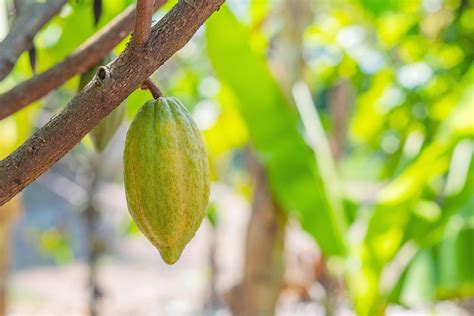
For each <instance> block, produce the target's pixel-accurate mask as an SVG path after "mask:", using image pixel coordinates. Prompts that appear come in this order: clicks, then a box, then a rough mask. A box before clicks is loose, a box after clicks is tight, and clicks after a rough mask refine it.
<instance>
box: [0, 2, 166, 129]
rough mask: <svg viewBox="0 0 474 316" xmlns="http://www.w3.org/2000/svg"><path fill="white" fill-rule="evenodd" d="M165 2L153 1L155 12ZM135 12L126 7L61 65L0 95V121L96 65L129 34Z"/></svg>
mask: <svg viewBox="0 0 474 316" xmlns="http://www.w3.org/2000/svg"><path fill="white" fill-rule="evenodd" d="M164 3H166V0H156V1H155V6H154V7H155V10H157V9H158V8H160V7H161V6H163V4H164ZM135 12H136V11H135V7H134V6H133V5H132V6H130V7H128V8H127V9H126V10H125V11H124V12H122V13H121V14H120V15H118V16H117V17H115V18H114V19H113V20H112V21H111V22H109V23H108V24H107V25H106V26H105V27H104V28H102V29H101V30H100V31H99V32H97V33H96V34H95V35H94V36H92V37H91V38H90V39H89V40H87V41H86V42H85V43H84V44H83V45H81V47H79V48H78V49H77V50H76V51H75V52H73V53H72V54H71V55H70V56H69V57H67V58H66V59H64V60H63V61H62V62H60V63H59V64H57V65H55V66H54V67H52V68H50V69H48V70H46V71H45V72H43V73H41V74H38V75H36V76H34V77H33V78H31V79H29V80H27V81H25V82H23V83H21V84H19V85H17V86H16V87H14V88H13V89H11V90H10V91H8V92H6V93H4V94H2V95H0V120H1V119H4V118H6V117H8V116H9V115H11V114H13V113H15V112H17V111H19V110H21V109H22V108H24V107H25V106H27V105H28V104H30V103H32V102H34V101H36V100H38V99H40V98H42V97H44V96H45V95H47V94H48V93H49V92H51V91H52V90H54V89H56V88H57V87H59V86H60V85H62V84H63V83H64V82H66V81H67V80H68V79H70V78H72V77H73V76H74V75H76V74H78V73H83V72H85V71H87V70H88V69H89V68H91V67H92V66H94V65H95V64H97V63H98V62H99V61H100V60H102V59H103V58H104V57H105V56H106V55H107V54H108V53H109V52H110V51H111V50H112V49H113V48H114V47H115V46H116V45H117V44H118V43H120V41H121V40H123V39H124V38H125V37H126V36H127V35H128V34H129V33H130V32H131V31H132V29H133V25H134V22H133V21H134V19H135Z"/></svg>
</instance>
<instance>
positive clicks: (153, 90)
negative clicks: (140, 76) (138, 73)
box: [142, 78, 163, 99]
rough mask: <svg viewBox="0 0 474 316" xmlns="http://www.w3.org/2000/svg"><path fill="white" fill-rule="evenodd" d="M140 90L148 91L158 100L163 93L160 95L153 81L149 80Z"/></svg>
mask: <svg viewBox="0 0 474 316" xmlns="http://www.w3.org/2000/svg"><path fill="white" fill-rule="evenodd" d="M142 89H143V90H149V91H150V93H151V95H152V96H153V98H154V99H158V98H161V97H162V96H163V93H161V90H160V88H158V86H157V85H156V84H155V83H154V82H153V81H151V79H150V78H148V79H147V80H145V82H144V83H143V85H142Z"/></svg>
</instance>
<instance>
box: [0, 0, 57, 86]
mask: <svg viewBox="0 0 474 316" xmlns="http://www.w3.org/2000/svg"><path fill="white" fill-rule="evenodd" d="M65 3H66V0H49V1H46V2H44V1H33V2H32V3H30V4H29V5H27V6H26V7H24V8H22V9H21V12H20V15H19V16H18V18H17V19H16V20H15V23H14V24H13V27H12V29H11V30H10V32H9V33H8V35H7V37H5V39H4V40H3V42H1V43H0V81H2V80H3V79H5V78H6V77H7V75H8V74H9V73H10V71H11V70H12V69H13V66H15V63H16V61H17V60H18V58H19V57H20V55H21V53H23V52H24V51H27V50H29V49H30V48H31V45H32V41H33V38H34V37H35V35H36V33H38V32H39V30H41V28H42V27H43V26H44V25H45V24H46V23H47V22H48V21H49V20H51V18H52V17H53V16H55V15H56V14H57V13H58V12H59V11H60V10H61V8H62V7H63V5H64V4H65Z"/></svg>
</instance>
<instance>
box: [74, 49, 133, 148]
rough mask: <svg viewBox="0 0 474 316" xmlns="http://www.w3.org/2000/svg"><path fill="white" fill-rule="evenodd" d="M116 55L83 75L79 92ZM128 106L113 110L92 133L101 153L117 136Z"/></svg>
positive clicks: (123, 104) (95, 144) (121, 105)
mask: <svg viewBox="0 0 474 316" xmlns="http://www.w3.org/2000/svg"><path fill="white" fill-rule="evenodd" d="M113 58H114V55H113V54H112V53H110V54H109V55H108V56H107V57H106V58H104V59H103V60H102V61H100V62H99V63H98V64H96V65H95V66H93V67H91V68H90V69H89V70H87V71H86V72H85V73H83V74H82V75H81V77H80V80H79V87H78V91H81V90H82V89H83V88H84V87H85V86H86V85H87V84H88V83H89V82H90V81H91V80H92V78H94V75H95V74H96V72H97V69H98V68H99V67H100V66H102V65H106V64H107V63H109V62H110V61H112V60H113ZM125 111H126V106H125V102H124V103H122V104H120V105H119V106H118V107H117V108H116V109H115V110H113V111H112V112H111V113H110V114H109V115H107V117H106V118H105V119H104V120H102V122H100V123H99V124H98V125H97V126H96V127H95V128H94V129H93V130H92V131H91V132H90V133H89V136H90V137H91V139H92V143H93V144H94V148H95V149H96V150H97V151H98V152H101V151H103V150H104V149H105V148H106V147H107V145H108V144H109V142H110V140H111V139H112V137H113V136H114V135H115V132H116V131H117V129H118V128H119V126H120V124H121V123H122V121H123V117H124V115H125Z"/></svg>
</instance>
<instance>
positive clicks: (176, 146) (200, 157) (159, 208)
mask: <svg viewBox="0 0 474 316" xmlns="http://www.w3.org/2000/svg"><path fill="white" fill-rule="evenodd" d="M124 181H125V193H126V197H127V204H128V209H129V211H130V214H131V215H132V218H133V219H134V221H135V223H136V224H137V226H138V228H139V229H140V230H141V231H142V232H143V234H144V235H145V236H146V237H147V238H148V239H149V240H150V241H151V243H152V244H153V245H154V246H155V247H156V248H157V249H158V251H159V252H160V254H161V257H162V258H163V260H164V261H165V262H166V263H168V264H173V263H175V262H176V261H177V260H178V259H179V257H180V256H181V253H182V252H183V250H184V247H185V246H186V244H187V243H188V242H189V241H190V240H191V239H192V238H193V237H194V235H195V233H196V231H197V229H198V228H199V226H200V225H201V222H202V220H203V218H204V216H205V215H206V207H207V204H208V200H209V181H210V180H209V162H208V158H207V155H206V151H205V148H204V144H203V142H202V139H201V135H200V134H199V131H198V129H197V127H196V125H195V123H194V122H193V120H192V119H191V116H190V115H189V113H188V111H187V110H186V108H185V107H184V106H183V104H182V103H181V102H180V101H179V100H177V99H175V98H163V97H162V98H159V99H158V100H153V101H148V102H147V103H145V104H144V105H143V106H142V107H141V108H140V110H139V112H138V113H137V115H136V116H135V118H134V120H133V122H132V124H131V125H130V128H129V130H128V133H127V138H126V140H125V151H124Z"/></svg>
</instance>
